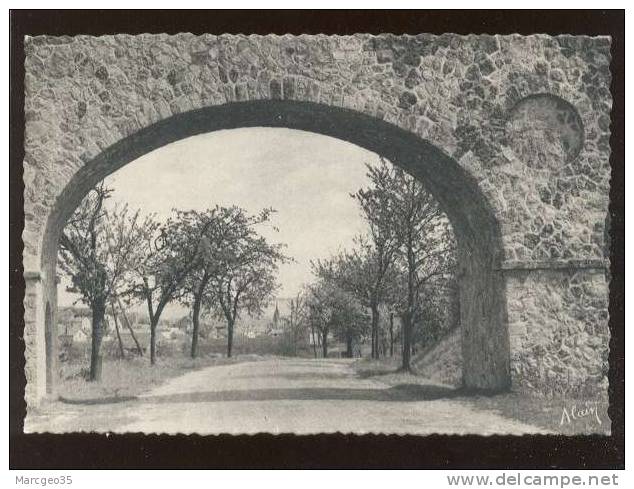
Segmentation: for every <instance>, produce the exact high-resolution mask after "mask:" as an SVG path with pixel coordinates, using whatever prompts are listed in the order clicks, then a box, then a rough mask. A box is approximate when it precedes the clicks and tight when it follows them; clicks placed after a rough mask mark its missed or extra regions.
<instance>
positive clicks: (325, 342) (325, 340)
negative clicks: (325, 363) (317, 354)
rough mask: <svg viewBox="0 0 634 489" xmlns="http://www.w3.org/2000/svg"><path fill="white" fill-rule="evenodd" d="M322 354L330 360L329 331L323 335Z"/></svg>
mask: <svg viewBox="0 0 634 489" xmlns="http://www.w3.org/2000/svg"><path fill="white" fill-rule="evenodd" d="M321 352H322V355H323V357H324V358H328V330H325V331H324V332H323V333H322V334H321Z"/></svg>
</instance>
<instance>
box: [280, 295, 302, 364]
mask: <svg viewBox="0 0 634 489" xmlns="http://www.w3.org/2000/svg"><path fill="white" fill-rule="evenodd" d="M282 321H283V323H284V336H285V349H286V351H287V353H288V354H290V355H293V356H296V355H297V345H298V343H299V341H300V338H302V337H303V336H304V335H305V333H306V330H307V329H308V306H307V304H306V293H305V291H300V292H298V293H297V295H296V296H295V297H294V298H293V299H291V300H290V304H289V314H288V316H286V317H283V318H282Z"/></svg>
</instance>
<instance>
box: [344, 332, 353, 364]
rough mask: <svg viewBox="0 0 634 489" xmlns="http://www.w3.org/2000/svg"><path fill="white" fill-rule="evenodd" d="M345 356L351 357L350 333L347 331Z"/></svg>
mask: <svg viewBox="0 0 634 489" xmlns="http://www.w3.org/2000/svg"><path fill="white" fill-rule="evenodd" d="M346 357H348V358H352V357H353V353H352V334H350V333H348V335H347V336H346Z"/></svg>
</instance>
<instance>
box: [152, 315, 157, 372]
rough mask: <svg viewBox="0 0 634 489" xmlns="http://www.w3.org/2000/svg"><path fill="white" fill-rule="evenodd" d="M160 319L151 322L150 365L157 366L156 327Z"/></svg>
mask: <svg viewBox="0 0 634 489" xmlns="http://www.w3.org/2000/svg"><path fill="white" fill-rule="evenodd" d="M157 326H158V319H156V318H154V319H152V320H151V321H150V365H155V364H156V327H157Z"/></svg>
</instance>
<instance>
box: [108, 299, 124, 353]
mask: <svg viewBox="0 0 634 489" xmlns="http://www.w3.org/2000/svg"><path fill="white" fill-rule="evenodd" d="M110 309H112V320H113V321H114V328H115V331H116V332H117V341H118V342H119V354H120V355H121V358H125V349H124V348H123V341H122V340H121V333H119V322H118V321H117V312H116V311H115V310H114V302H111V303H110Z"/></svg>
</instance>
